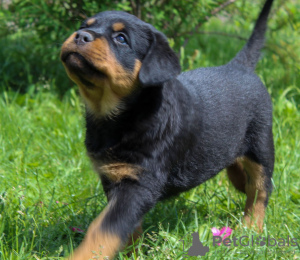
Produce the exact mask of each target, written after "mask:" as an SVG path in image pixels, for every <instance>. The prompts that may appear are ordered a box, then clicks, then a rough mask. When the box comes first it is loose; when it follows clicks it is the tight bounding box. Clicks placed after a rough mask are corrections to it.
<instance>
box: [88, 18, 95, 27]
mask: <svg viewBox="0 0 300 260" xmlns="http://www.w3.org/2000/svg"><path fill="white" fill-rule="evenodd" d="M95 22H96V18H90V19H88V20H87V22H86V24H87V25H88V26H91V25H92V24H93V23H95Z"/></svg>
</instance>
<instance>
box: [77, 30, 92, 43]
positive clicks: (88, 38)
mask: <svg viewBox="0 0 300 260" xmlns="http://www.w3.org/2000/svg"><path fill="white" fill-rule="evenodd" d="M93 40H95V38H94V36H93V35H92V34H91V33H89V32H85V31H79V32H77V34H76V36H75V39H74V41H75V43H76V44H78V45H84V44H87V43H88V42H92V41H93Z"/></svg>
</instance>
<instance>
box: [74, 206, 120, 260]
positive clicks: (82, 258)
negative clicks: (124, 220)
mask: <svg viewBox="0 0 300 260" xmlns="http://www.w3.org/2000/svg"><path fill="white" fill-rule="evenodd" d="M112 206H113V204H112V203H109V205H108V206H107V207H106V208H105V209H104V210H103V211H102V212H101V214H100V215H99V216H98V217H97V218H96V219H95V220H94V221H93V222H92V223H91V225H90V226H89V228H88V231H87V233H86V235H85V237H84V240H83V242H82V243H81V244H80V245H79V247H78V248H77V249H76V250H75V251H74V253H73V255H71V256H70V258H69V260H89V259H103V260H104V259H105V260H107V259H113V258H114V256H115V254H116V253H117V252H118V250H119V249H120V248H121V247H122V243H121V239H120V237H119V236H118V235H116V234H113V233H109V232H104V231H102V230H101V229H100V226H101V223H102V222H103V219H104V217H105V215H106V214H107V212H108V211H109V210H110V208H111V207H112Z"/></svg>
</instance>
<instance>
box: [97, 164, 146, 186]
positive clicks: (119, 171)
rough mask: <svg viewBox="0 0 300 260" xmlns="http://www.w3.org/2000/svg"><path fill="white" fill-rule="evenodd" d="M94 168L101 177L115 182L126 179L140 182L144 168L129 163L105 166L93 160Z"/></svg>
mask: <svg viewBox="0 0 300 260" xmlns="http://www.w3.org/2000/svg"><path fill="white" fill-rule="evenodd" d="M92 162H93V165H94V168H95V170H96V172H97V173H99V174H100V175H105V176H106V177H108V178H109V179H110V180H112V181H113V182H120V181H121V180H123V179H125V178H129V179H132V180H138V178H139V174H141V173H142V171H143V168H142V167H140V166H138V165H134V164H129V163H109V164H103V163H101V162H97V161H95V160H93V159H92Z"/></svg>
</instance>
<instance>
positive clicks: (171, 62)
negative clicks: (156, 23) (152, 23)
mask: <svg viewBox="0 0 300 260" xmlns="http://www.w3.org/2000/svg"><path fill="white" fill-rule="evenodd" d="M152 37H153V41H152V44H151V46H150V48H149V50H148V53H147V54H146V56H145V58H144V60H143V62H142V67H141V69H140V72H139V80H140V83H141V84H142V86H144V87H150V86H159V85H161V84H162V83H164V82H165V81H167V80H170V79H172V78H174V77H175V76H177V75H178V74H179V73H180V71H181V67H180V63H179V59H178V58H177V56H176V54H175V53H174V51H173V50H172V49H171V47H170V46H169V43H168V41H167V39H166V37H165V36H164V35H163V34H162V33H160V32H158V31H157V32H154V33H152Z"/></svg>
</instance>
